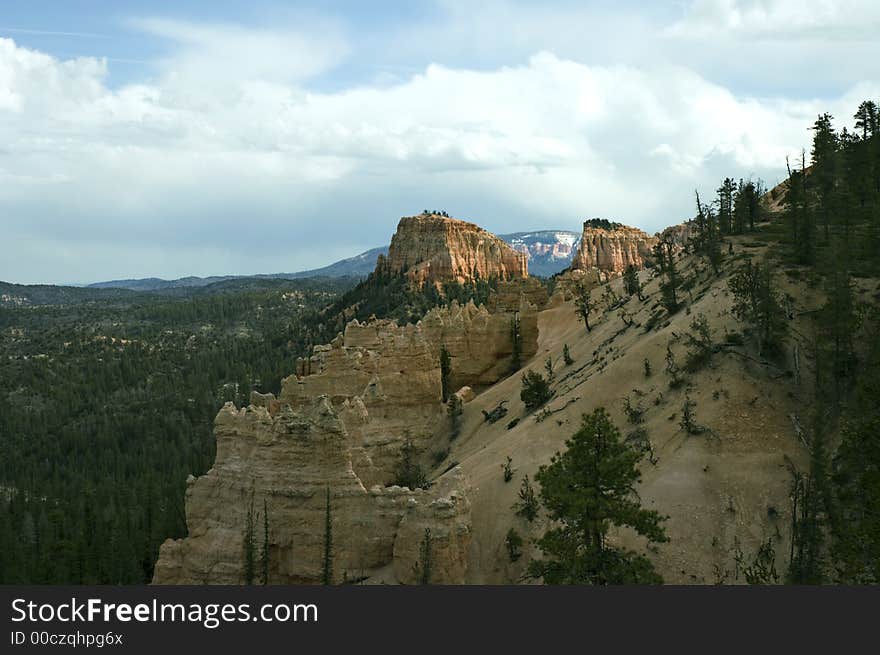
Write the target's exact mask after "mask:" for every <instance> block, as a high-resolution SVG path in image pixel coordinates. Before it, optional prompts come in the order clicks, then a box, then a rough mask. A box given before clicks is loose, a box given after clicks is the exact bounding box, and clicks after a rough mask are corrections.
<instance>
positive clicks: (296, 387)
mask: <svg viewBox="0 0 880 655" xmlns="http://www.w3.org/2000/svg"><path fill="white" fill-rule="evenodd" d="M518 298H519V301H520V304H519V306H518V307H516V309H515V310H512V311H506V310H504V309H501V308H499V309H498V311H496V312H490V311H489V310H488V309H486V307H483V306H480V307H477V306H476V305H475V304H474V303H473V302H469V303H467V304H465V305H459V304H458V303H457V302H452V303H451V304H450V305H449V306H447V307H440V308H436V309H434V310H432V311H430V312H428V314H426V315H425V317H424V318H423V319H422V320H421V321H420V322H418V323H416V324H409V325H405V326H398V325H397V324H396V323H395V322H393V321H388V320H372V321H369V322H366V323H360V322H358V321H351V322H350V323H349V324H348V325H347V326H346V328H345V331H344V332H343V333H341V334H340V335H339V336H338V337H337V338H336V339H334V340H333V341H332V342H331V343H330V344H327V345H322V346H316V347H315V348H314V351H313V353H312V355H311V356H310V357H308V358H304V359H301V360H299V361H298V362H297V365H296V371H297V374H295V375H291V376H290V377H288V378H286V379H284V380H283V382H282V390H281V394H280V395H279V397H278V398H275V396H274V395H272V394H260V393H252V395H251V403H250V405H249V406H248V407H245V408H242V409H237V408H236V407H235V406H234V405H232V404H231V403H228V404H227V405H226V406H224V407H223V409H222V410H221V411H220V413H219V414H218V415H217V418H216V420H215V435H216V438H217V457H216V461H215V463H214V466H213V468H212V469H211V470H210V471H209V472H208V473H207V474H206V475H204V476H202V477H200V478H198V479H195V478H190V479H189V480H188V481H187V492H186V519H187V528H188V534H189V536H188V537H186V538H185V539H180V540H168V541H166V542H165V543H164V544H163V545H162V548H161V550H160V555H159V561H158V562H157V564H156V568H155V575H154V582H155V583H158V584H239V583H242V582H244V573H243V571H244V566H243V561H244V559H243V557H244V556H243V553H244V549H245V543H246V537H245V535H246V533H247V525H248V514H249V512H251V513H252V516H253V513H255V514H259V515H260V516H263V514H262V512H263V507H264V504H265V508H266V511H267V514H268V518H269V532H270V538H269V561H270V567H269V568H270V571H269V579H270V582H272V583H277V584H295V583H308V582H316V581H318V580H319V579H320V575H321V562H322V557H323V526H324V517H325V511H326V502H327V497H326V494H327V493H328V492H329V494H330V505H331V515H332V525H333V542H334V546H335V550H334V568H335V570H336V571H337V572H338V574H339V576H342V575H345V576H347V577H348V578H350V579H353V578H362V577H365V576H366V577H369V576H370V575H371V574H372V572H375V571H377V570H378V569H382V568H383V567H385V568H387V567H389V566H390V569H391V570H392V571H393V572H394V575H395V579H396V580H397V581H399V582H403V583H409V582H414V581H416V580H417V574H416V568H415V567H414V565H415V562H416V561H417V560H418V557H419V551H420V547H421V544H422V541H423V540H424V539H425V535H426V532H425V531H426V529H427V530H429V531H430V541H431V548H432V559H433V566H434V578H432V582H436V583H448V584H454V583H461V582H463V581H464V580H465V575H466V572H467V565H468V552H469V543H470V504H469V502H468V498H467V483H466V481H465V479H464V478H463V476H462V475H461V473H460V472H459V471H457V470H456V469H453V470H451V471H449V472H447V473H445V474H444V475H442V476H441V477H440V478H439V479H437V480H435V481H434V484H433V485H432V486H431V488H430V489H429V490H410V489H408V488H403V487H397V486H393V485H391V483H392V482H393V481H394V479H395V474H396V472H397V469H398V467H399V464H400V461H401V455H402V453H403V452H404V447H405V446H407V445H410V444H411V445H412V446H413V447H414V452H415V455H414V456H415V457H416V458H417V459H421V460H422V462H423V463H425V462H427V461H428V459H429V457H430V456H431V455H432V454H433V453H435V452H441V451H442V450H443V449H444V448H447V447H448V444H449V427H450V426H449V423H448V416H447V412H446V406H445V404H444V403H443V402H442V398H441V396H442V393H441V389H442V381H441V368H440V352H441V349H444V348H445V350H446V352H447V353H448V354H449V356H450V369H449V375H448V379H447V381H446V383H447V389H449V390H450V392H452V391H453V390H456V389H459V390H460V391H459V393H460V394H461V396H460V397H461V398H462V400H463V401H465V399H467V400H470V399H471V398H472V397H473V391H472V389H470V388H469V387H476V388H480V387H482V386H485V385H489V384H492V383H494V382H496V381H497V380H499V379H500V378H502V377H504V376H506V375H508V374H509V373H510V365H511V359H512V354H513V328H514V326H516V327H517V334H518V335H519V336H518V338H519V342H520V343H519V345H520V348H521V357H522V358H523V359H524V360H525V359H528V358H530V357H533V356H534V355H535V353H536V352H537V347H538V346H537V342H538V339H537V337H538V322H537V309H536V307H535V306H534V305H532V304H530V303H529V302H528V301H527V300H526V299H525V296H524V295H522V294H520V295H519V296H518ZM389 485H391V486H389ZM255 522H256V526H257V529H256V531H257V535H256V542H257V543H258V545H259V548H260V549H262V525H263V524H262V518H259V517H257V518H256V519H255Z"/></svg>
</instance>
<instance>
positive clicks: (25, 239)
mask: <svg viewBox="0 0 880 655" xmlns="http://www.w3.org/2000/svg"><path fill="white" fill-rule="evenodd" d="M878 33H880V2H876V0H836V1H832V0H694V1H675V2H658V1H655V0H651V1H647V0H645V1H642V2H636V1H634V0H633V1H622V2H621V1H618V2H585V1H583V0H581V1H579V2H569V1H567V0H550V1H544V2H523V1H517V0H485V1H482V2H472V1H470V0H468V1H459V0H435V1H426V2H369V3H367V2H360V1H354V0H352V1H346V2H262V1H261V0H256V1H253V2H248V3H241V2H231V1H226V0H212V1H211V2H201V1H196V0H190V1H187V0H177V1H174V2H160V1H156V2H145V1H143V0H135V1H130V2H125V3H119V2H111V1H109V0H107V1H103V2H98V1H96V0H92V1H87V0H58V1H55V2H50V1H45V0H44V1H40V0H31V1H29V2H26V3H22V2H13V1H11V0H0V280H4V281H10V282H19V283H74V284H79V283H88V282H93V281H98V280H108V279H119V278H133V277H153V276H155V277H164V278H174V277H181V276H186V275H225V274H250V273H272V272H289V271H297V270H303V269H308V268H314V267H318V266H322V265H325V264H328V263H330V262H332V261H335V260H337V259H340V258H343V257H349V256H352V255H354V254H357V253H359V252H361V251H364V250H367V249H368V248H372V247H375V246H378V245H382V244H386V243H388V241H389V240H390V237H391V235H392V234H393V232H394V229H395V227H396V224H397V221H398V219H399V218H400V217H401V216H404V215H411V214H416V213H419V212H420V211H421V210H422V209H426V208H427V209H443V210H446V211H447V212H449V214H450V215H452V216H456V217H459V218H464V219H467V220H471V221H474V222H476V223H478V224H480V225H481V226H483V227H485V228H486V229H489V230H491V231H493V232H498V233H505V232H514V231H525V230H538V229H570V230H579V229H580V226H581V223H582V221H583V220H584V219H585V218H591V217H603V218H608V219H610V220H615V221H620V222H623V223H627V224H630V225H635V226H638V227H641V228H643V229H645V230H647V231H649V232H654V231H657V230H660V229H662V228H663V227H665V226H667V225H670V224H673V223H677V222H680V221H681V220H683V219H685V218H687V217H689V216H691V215H692V214H693V205H694V200H693V194H694V190H695V189H696V190H699V191H700V192H701V193H702V194H703V195H704V197H709V196H711V195H712V194H713V192H714V189H715V188H717V186H718V184H719V182H720V180H721V179H723V178H724V177H725V176H734V177H750V176H751V177H754V178H761V179H763V180H764V181H765V182H766V183H767V184H768V185H771V186H772V185H773V184H775V183H776V182H778V181H780V180H781V179H782V178H783V177H784V175H785V158H786V156H790V157H792V158H799V157H800V153H801V150H802V149H803V148H807V150H808V151H809V144H810V132H809V126H810V125H811V124H812V122H813V121H814V120H815V118H816V115H817V114H819V113H821V112H829V113H831V114H832V115H833V116H834V117H835V123H836V125H837V126H838V127H843V126H849V127H850V128H851V126H852V123H853V120H852V114H853V113H854V112H855V109H856V107H857V106H858V104H859V102H861V101H862V100H864V99H866V98H873V99H875V100H880V66H878V65H877V62H878V60H880V58H878V55H880V39H878V38H876V35H877V34H878Z"/></svg>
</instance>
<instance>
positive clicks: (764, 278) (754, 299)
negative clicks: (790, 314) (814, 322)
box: [728, 259, 786, 354]
mask: <svg viewBox="0 0 880 655" xmlns="http://www.w3.org/2000/svg"><path fill="white" fill-rule="evenodd" d="M728 286H729V287H730V290H731V292H732V293H733V297H734V303H733V313H734V315H735V316H736V317H737V318H739V319H740V320H742V321H745V322H746V323H748V324H749V325H750V326H751V327H752V328H753V329H754V330H755V335H756V337H757V341H758V352H759V353H762V354H764V353H771V352H775V351H777V350H778V349H779V347H780V345H781V341H782V338H783V336H784V335H785V332H786V323H785V318H784V314H783V312H782V307H781V306H780V304H779V299H778V297H777V293H776V290H775V288H774V286H773V281H772V278H771V276H770V268H769V267H768V266H761V265H760V264H754V263H753V262H752V260H751V259H748V260H746V262H745V263H744V264H743V265H742V266H741V267H740V269H739V270H738V271H737V272H736V273H735V274H734V275H733V276H732V277H731V278H730V280H729V281H728Z"/></svg>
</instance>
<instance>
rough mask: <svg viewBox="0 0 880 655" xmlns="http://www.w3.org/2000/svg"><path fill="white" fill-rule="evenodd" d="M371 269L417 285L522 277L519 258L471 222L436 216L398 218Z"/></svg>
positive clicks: (522, 264)
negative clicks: (383, 252)
mask: <svg viewBox="0 0 880 655" xmlns="http://www.w3.org/2000/svg"><path fill="white" fill-rule="evenodd" d="M376 268H377V270H378V271H382V272H386V273H392V274H397V273H404V274H406V275H407V276H408V277H409V279H410V281H412V282H413V283H415V284H419V285H421V284H425V283H442V282H448V281H456V282H461V283H464V282H471V281H473V280H474V279H476V278H479V279H484V280H486V279H491V278H496V279H499V280H511V279H517V278H524V277H528V261H527V256H526V255H525V254H523V253H521V252H517V251H516V250H514V249H513V248H511V247H510V246H509V245H508V244H507V243H505V242H504V241H503V240H502V239H500V238H499V237H497V236H495V235H494V234H492V233H491V232H487V231H486V230H484V229H483V228H481V227H479V226H477V225H475V224H473V223H468V222H466V221H461V220H458V219H455V218H447V217H445V216H439V215H436V214H421V215H419V216H405V217H403V218H401V219H400V222H399V223H398V225H397V232H396V233H395V234H394V236H393V237H392V239H391V246H390V247H389V249H388V256H387V257H382V256H380V257H379V262H378V264H377V267H376Z"/></svg>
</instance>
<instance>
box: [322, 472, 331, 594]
mask: <svg viewBox="0 0 880 655" xmlns="http://www.w3.org/2000/svg"><path fill="white" fill-rule="evenodd" d="M321 583H322V584H325V585H332V584H333V519H332V516H331V510H330V487H327V498H326V504H325V507H324V555H323V557H322V559H321Z"/></svg>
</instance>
